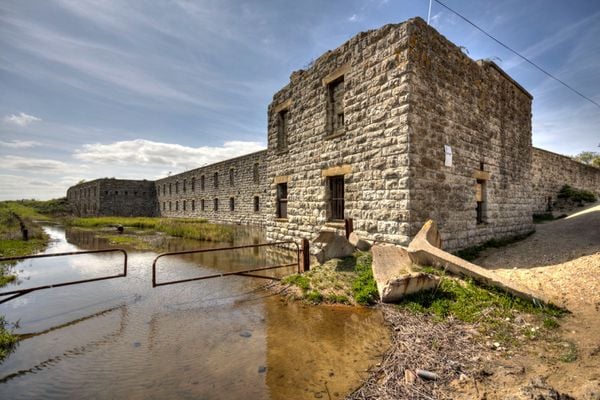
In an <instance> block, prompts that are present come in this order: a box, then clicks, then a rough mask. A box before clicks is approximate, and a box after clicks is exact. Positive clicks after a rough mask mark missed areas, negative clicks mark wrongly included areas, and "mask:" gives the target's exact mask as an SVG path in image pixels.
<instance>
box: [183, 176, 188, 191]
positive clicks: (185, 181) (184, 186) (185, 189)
mask: <svg viewBox="0 0 600 400" xmlns="http://www.w3.org/2000/svg"><path fill="white" fill-rule="evenodd" d="M186 191H187V180H186V179H184V180H183V193H185V192H186Z"/></svg>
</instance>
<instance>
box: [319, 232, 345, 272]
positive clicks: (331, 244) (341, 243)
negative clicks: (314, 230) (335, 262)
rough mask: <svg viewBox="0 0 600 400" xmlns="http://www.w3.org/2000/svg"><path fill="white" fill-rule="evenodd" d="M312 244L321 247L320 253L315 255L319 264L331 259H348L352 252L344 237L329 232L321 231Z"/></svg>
mask: <svg viewBox="0 0 600 400" xmlns="http://www.w3.org/2000/svg"><path fill="white" fill-rule="evenodd" d="M313 243H314V244H319V245H321V251H319V252H318V253H317V254H316V255H315V256H316V258H317V261H318V262H319V263H320V264H323V263H324V262H326V261H328V260H331V259H332V258H343V257H348V256H350V255H352V253H353V252H354V246H352V245H351V244H350V242H348V239H346V237H345V236H342V235H338V234H336V233H335V232H331V231H322V232H321V233H319V236H317V238H316V239H315V240H313Z"/></svg>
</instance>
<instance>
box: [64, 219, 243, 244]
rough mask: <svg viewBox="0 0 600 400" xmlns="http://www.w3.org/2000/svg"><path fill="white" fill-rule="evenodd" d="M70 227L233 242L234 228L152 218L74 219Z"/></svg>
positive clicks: (193, 220) (199, 220)
mask: <svg viewBox="0 0 600 400" xmlns="http://www.w3.org/2000/svg"><path fill="white" fill-rule="evenodd" d="M67 224H68V225H71V226H78V227H83V228H98V227H112V226H118V225H122V226H125V227H130V228H138V229H146V230H153V231H158V232H164V233H166V234H167V235H171V236H177V237H183V238H188V239H197V240H206V241H216V242H229V243H231V242H233V239H234V228H233V227H232V226H228V225H219V224H211V223H208V222H206V220H204V219H199V218H152V217H92V218H73V219H71V220H69V221H67Z"/></svg>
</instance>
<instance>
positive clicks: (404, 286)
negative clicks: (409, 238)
mask: <svg viewBox="0 0 600 400" xmlns="http://www.w3.org/2000/svg"><path fill="white" fill-rule="evenodd" d="M371 250H372V253H373V277H374V278H375V282H376V283H377V291H378V292H379V297H380V298H381V301H382V302H384V303H393V302H396V301H398V300H400V299H401V298H402V297H404V296H406V295H409V294H412V293H417V292H420V291H424V290H431V289H434V288H435V287H436V286H437V284H438V282H439V278H438V277H437V276H434V275H430V274H426V273H423V272H419V271H414V270H413V268H412V261H411V259H410V256H409V254H408V251H407V250H406V249H405V248H404V247H402V246H396V245H392V244H381V243H379V244H376V245H374V246H373V248H372V249H371Z"/></svg>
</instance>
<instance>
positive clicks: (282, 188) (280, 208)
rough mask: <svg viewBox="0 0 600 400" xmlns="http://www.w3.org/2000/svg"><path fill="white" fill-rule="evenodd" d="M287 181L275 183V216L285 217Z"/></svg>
mask: <svg viewBox="0 0 600 400" xmlns="http://www.w3.org/2000/svg"><path fill="white" fill-rule="evenodd" d="M287 196H288V188H287V183H280V184H278V185H277V218H287V202H288V200H287Z"/></svg>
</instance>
